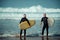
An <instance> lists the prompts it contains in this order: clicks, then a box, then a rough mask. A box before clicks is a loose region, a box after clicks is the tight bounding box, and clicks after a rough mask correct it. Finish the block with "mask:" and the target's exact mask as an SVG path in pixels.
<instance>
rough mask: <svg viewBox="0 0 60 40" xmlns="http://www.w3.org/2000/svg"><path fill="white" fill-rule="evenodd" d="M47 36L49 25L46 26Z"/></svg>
mask: <svg viewBox="0 0 60 40" xmlns="http://www.w3.org/2000/svg"><path fill="white" fill-rule="evenodd" d="M46 32H47V37H48V26H47V27H46Z"/></svg>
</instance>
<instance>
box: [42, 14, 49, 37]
mask: <svg viewBox="0 0 60 40" xmlns="http://www.w3.org/2000/svg"><path fill="white" fill-rule="evenodd" d="M43 16H44V17H42V19H41V22H43V28H42V35H44V30H45V28H46V32H47V36H48V28H49V25H48V17H46V13H44V14H43Z"/></svg>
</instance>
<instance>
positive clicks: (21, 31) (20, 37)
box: [20, 30, 22, 40]
mask: <svg viewBox="0 0 60 40" xmlns="http://www.w3.org/2000/svg"><path fill="white" fill-rule="evenodd" d="M20 40H22V30H20Z"/></svg>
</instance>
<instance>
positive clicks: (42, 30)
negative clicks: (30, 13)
mask: <svg viewBox="0 0 60 40" xmlns="http://www.w3.org/2000/svg"><path fill="white" fill-rule="evenodd" d="M44 30H45V26H43V28H42V35H43V34H44Z"/></svg>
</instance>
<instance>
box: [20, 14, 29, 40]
mask: <svg viewBox="0 0 60 40" xmlns="http://www.w3.org/2000/svg"><path fill="white" fill-rule="evenodd" d="M24 21H27V23H28V24H29V25H30V23H29V20H28V19H27V18H26V14H24V15H23V18H22V19H21V21H20V23H22V22H24ZM22 31H23V30H22V29H21V30H20V40H22ZM24 40H26V29H24Z"/></svg>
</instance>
